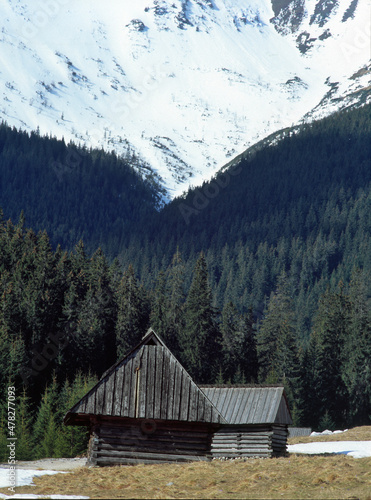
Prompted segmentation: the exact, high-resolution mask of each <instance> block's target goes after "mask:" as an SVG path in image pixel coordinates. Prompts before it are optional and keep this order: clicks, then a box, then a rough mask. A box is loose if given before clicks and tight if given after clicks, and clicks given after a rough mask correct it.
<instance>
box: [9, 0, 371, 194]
mask: <svg viewBox="0 0 371 500" xmlns="http://www.w3.org/2000/svg"><path fill="white" fill-rule="evenodd" d="M369 6H370V2H369V0H358V1H356V0H347V1H342V2H339V1H338V0H292V1H284V0H273V1H272V2H270V1H269V0H251V1H250V2H248V4H247V3H246V2H245V1H243V0H234V1H232V0H172V1H171V2H170V1H166V0H136V1H135V2H129V0H124V1H122V0H111V1H110V2H108V4H107V3H106V2H91V1H89V0H80V1H79V2H71V1H68V0H53V1H50V2H44V1H41V0H39V1H37V0H36V1H35V0H32V1H31V0H6V1H5V2H2V3H1V5H0V19H1V21H0V25H1V33H0V60H1V67H0V85H1V91H2V97H1V101H0V118H2V119H4V120H6V121H7V122H8V123H9V124H10V125H15V126H17V127H22V128H24V129H27V130H35V129H36V128H37V127H39V129H40V131H41V133H52V134H55V135H56V136H57V137H62V136H64V137H65V139H66V140H70V139H73V140H74V141H77V142H79V141H80V142H81V143H83V144H85V145H87V146H93V147H104V148H105V149H107V150H112V149H114V150H115V151H116V152H117V153H118V154H119V155H123V156H124V157H125V158H126V159H127V160H129V161H130V162H131V163H132V164H133V165H134V166H136V168H138V170H140V171H141V173H142V174H143V175H146V174H147V172H148V168H150V169H151V170H152V171H153V172H154V173H155V174H156V175H157V176H158V179H159V181H160V182H161V183H162V185H164V186H165V188H166V190H167V195H166V196H165V198H172V197H174V196H175V195H177V194H180V193H181V192H182V191H183V190H185V189H186V188H187V187H188V186H189V185H197V184H200V183H201V182H202V181H203V180H205V179H208V178H210V177H211V176H212V175H213V174H214V173H215V172H216V171H217V170H218V169H219V168H220V167H221V166H222V165H224V164H225V163H226V162H227V161H228V160H229V159H230V158H231V157H233V156H235V155H236V154H238V153H240V152H241V151H243V150H245V149H246V147H248V146H249V145H252V144H253V143H255V142H256V141H257V140H259V139H261V138H263V137H264V136H266V135H268V134H269V133H271V132H274V131H275V130H278V129H280V128H282V127H285V126H290V125H291V124H293V123H297V122H298V121H300V120H301V119H302V118H303V117H304V116H306V117H308V118H309V117H319V116H322V115H324V114H328V113H329V112H332V111H334V110H335V109H338V108H339V107H341V106H343V105H349V104H352V103H354V102H358V101H360V100H362V99H363V100H365V99H367V95H368V94H367V87H368V86H369V76H370V67H369V66H367V63H368V60H369V53H368V51H369V44H367V41H368V42H369V28H368V13H369ZM362 68H363V69H362ZM365 89H366V90H365ZM344 95H349V97H348V99H347V101H345V102H344V101H342V98H343V96H344ZM144 167H147V168H144Z"/></svg>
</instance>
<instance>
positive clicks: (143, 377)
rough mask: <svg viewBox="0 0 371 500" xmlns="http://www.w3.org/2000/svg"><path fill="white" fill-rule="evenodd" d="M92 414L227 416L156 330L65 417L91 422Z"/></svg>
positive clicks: (199, 418)
mask: <svg viewBox="0 0 371 500" xmlns="http://www.w3.org/2000/svg"><path fill="white" fill-rule="evenodd" d="M91 415H102V416H103V415H104V416H114V417H127V418H142V419H163V420H179V421H187V422H208V423H224V422H225V420H224V418H223V417H222V416H221V415H220V413H219V411H218V410H217V409H216V408H215V406H214V405H213V404H212V403H211V402H210V401H209V400H208V399H207V397H205V395H204V393H203V392H202V391H201V390H200V389H199V388H198V386H197V385H196V384H195V383H194V382H193V380H192V379H191V377H190V375H189V374H188V373H187V371H186V370H185V369H184V368H183V366H182V365H181V364H180V363H179V362H178V360H177V359H176V358H175V356H174V355H173V354H172V353H171V352H170V351H169V349H168V348H167V347H166V346H165V344H164V343H163V341H162V340H161V339H160V337H159V336H158V335H157V334H156V333H155V332H154V331H153V330H149V331H148V332H147V334H146V335H145V336H144V338H143V339H142V341H141V342H140V344H138V345H137V346H136V347H135V348H134V349H133V350H132V351H130V352H129V353H128V355H127V356H125V358H123V359H122V360H120V361H118V362H117V363H115V364H114V365H113V366H111V368H109V370H107V371H106V372H105V373H104V374H103V376H102V378H101V380H100V381H99V382H98V383H97V384H96V385H95V386H94V387H93V388H92V389H91V390H90V391H89V392H88V393H87V394H86V395H85V396H84V397H83V398H82V399H81V400H80V401H79V402H78V403H77V404H76V405H75V406H74V407H73V408H71V410H70V411H69V412H68V413H67V415H66V416H65V419H64V422H65V423H66V424H67V425H68V424H73V423H74V421H75V420H76V417H78V420H79V422H80V423H82V422H84V421H85V422H87V421H88V420H89V418H90V416H91Z"/></svg>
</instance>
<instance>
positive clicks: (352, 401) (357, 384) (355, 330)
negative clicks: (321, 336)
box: [342, 269, 371, 425]
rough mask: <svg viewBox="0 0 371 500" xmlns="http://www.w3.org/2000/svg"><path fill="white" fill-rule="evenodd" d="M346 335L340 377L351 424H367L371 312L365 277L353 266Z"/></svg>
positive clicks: (370, 398) (370, 401)
mask: <svg viewBox="0 0 371 500" xmlns="http://www.w3.org/2000/svg"><path fill="white" fill-rule="evenodd" d="M349 300H350V317H349V335H347V337H346V338H345V344H344V356H343V359H344V363H343V370H342V379H343V380H344V382H345V384H346V387H347V390H348V394H349V412H350V422H351V424H352V425H367V424H368V423H369V422H370V418H371V313H370V307H369V304H368V297H367V281H366V279H365V276H364V273H363V272H362V271H361V270H360V269H355V270H354V271H353V273H352V279H351V282H350V286H349Z"/></svg>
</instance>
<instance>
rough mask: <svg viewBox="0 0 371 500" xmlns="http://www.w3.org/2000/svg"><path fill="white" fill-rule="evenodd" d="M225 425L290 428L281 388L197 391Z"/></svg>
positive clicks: (208, 388) (224, 388) (204, 388)
mask: <svg viewBox="0 0 371 500" xmlns="http://www.w3.org/2000/svg"><path fill="white" fill-rule="evenodd" d="M201 390H202V392H203V393H204V394H205V395H206V396H207V398H208V399H209V400H210V401H211V402H212V403H213V405H214V406H215V407H216V408H217V409H218V410H219V412H220V413H221V415H223V417H224V418H225V420H226V421H227V422H228V423H229V424H232V425H233V424H274V423H276V424H287V425H291V424H292V418H291V414H290V410H289V407H288V404H287V399H286V395H285V392H284V388H283V387H212V386H207V387H201Z"/></svg>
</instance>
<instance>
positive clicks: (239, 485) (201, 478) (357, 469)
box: [0, 427, 371, 500]
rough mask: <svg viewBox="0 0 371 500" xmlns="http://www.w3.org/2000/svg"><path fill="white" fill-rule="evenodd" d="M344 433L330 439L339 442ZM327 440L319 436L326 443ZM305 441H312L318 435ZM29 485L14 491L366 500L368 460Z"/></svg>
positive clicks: (203, 466)
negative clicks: (356, 499) (335, 438)
mask: <svg viewBox="0 0 371 500" xmlns="http://www.w3.org/2000/svg"><path fill="white" fill-rule="evenodd" d="M370 431H371V427H359V428H355V429H351V430H350V431H348V432H349V436H351V439H352V440H360V441H361V440H365V439H366V440H367V439H369V432H370ZM345 434H347V433H343V434H339V435H337V436H336V435H335V436H336V437H337V440H338V441H342V440H344V438H345ZM333 437H334V436H323V438H325V439H327V440H331V441H332V440H333V439H332V438H333ZM330 438H331V439H330ZM307 439H308V438H306V440H307ZM311 440H312V441H317V440H318V436H316V437H313V438H311ZM290 442H291V440H290ZM60 460H63V459H60ZM34 483H35V485H36V486H24V487H20V488H17V493H34V494H39V495H51V494H61V493H63V494H65V495H68V494H69V495H85V496H89V497H90V498H147V499H152V498H153V499H155V498H179V499H180V498H216V499H218V498H221V499H222V498H228V499H229V498H231V499H234V498H236V499H237V498H246V499H249V498H255V499H263V498H265V499H269V498H271V499H276V498H283V499H299V498H300V499H313V498H318V499H333V498H337V499H346V498H347V499H350V498H360V499H363V500H366V499H368V500H370V499H371V458H362V459H354V458H352V457H349V456H345V455H312V456H307V455H290V456H288V457H285V458H273V459H249V460H246V461H240V460H235V461H219V460H215V461H212V462H193V463H187V464H159V465H136V466H121V467H120V466H117V467H102V468H100V467H92V468H88V467H81V468H78V469H76V470H75V471H72V472H71V473H69V474H57V475H54V476H42V477H37V478H34ZM0 492H4V493H6V492H5V491H2V490H0Z"/></svg>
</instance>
